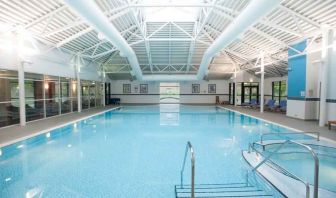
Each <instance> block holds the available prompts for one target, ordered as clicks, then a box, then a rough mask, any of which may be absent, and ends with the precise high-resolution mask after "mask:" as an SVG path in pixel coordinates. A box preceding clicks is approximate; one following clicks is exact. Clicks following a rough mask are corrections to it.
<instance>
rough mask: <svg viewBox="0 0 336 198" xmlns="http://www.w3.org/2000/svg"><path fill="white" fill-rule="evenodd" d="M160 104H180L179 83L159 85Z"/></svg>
mask: <svg viewBox="0 0 336 198" xmlns="http://www.w3.org/2000/svg"><path fill="white" fill-rule="evenodd" d="M160 103H170V104H171V103H180V83H160Z"/></svg>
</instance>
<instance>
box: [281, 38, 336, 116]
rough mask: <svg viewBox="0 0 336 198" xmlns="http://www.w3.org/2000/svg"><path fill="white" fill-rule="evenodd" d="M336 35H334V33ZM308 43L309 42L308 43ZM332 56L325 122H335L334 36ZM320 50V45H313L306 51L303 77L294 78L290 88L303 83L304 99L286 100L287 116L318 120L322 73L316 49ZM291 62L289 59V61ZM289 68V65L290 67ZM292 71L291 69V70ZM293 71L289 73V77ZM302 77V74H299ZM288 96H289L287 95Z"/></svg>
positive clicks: (335, 66)
mask: <svg viewBox="0 0 336 198" xmlns="http://www.w3.org/2000/svg"><path fill="white" fill-rule="evenodd" d="M334 35H336V33H334ZM308 42H309V41H308ZM333 44H334V47H333V56H332V58H331V59H332V60H331V63H330V64H329V65H328V80H327V81H328V82H327V86H328V87H327V89H328V90H327V120H336V79H335V77H334V75H335V73H336V47H335V46H336V40H335V36H334V43H333ZM320 48H321V43H315V42H314V43H313V44H312V45H311V46H310V48H309V49H308V50H307V55H305V56H301V58H302V57H305V59H306V60H305V63H306V69H305V73H304V76H303V77H302V76H301V77H296V78H294V81H293V82H292V83H290V82H289V86H290V87H295V86H297V84H298V83H300V82H302V81H303V79H304V81H305V89H304V91H305V93H304V97H299V99H296V100H288V111H287V115H288V116H290V117H295V118H299V119H304V120H318V119H319V104H320V102H319V101H320V82H321V78H322V77H321V71H322V64H323V63H322V62H321V59H322V57H321V56H322V55H321V51H318V50H316V49H320ZM289 62H291V59H290V61H289ZM290 67H291V65H290ZM292 70H293V68H292ZM292 72H293V71H290V72H289V76H290V75H291V74H292ZM301 75H303V74H301ZM289 96H290V94H289Z"/></svg>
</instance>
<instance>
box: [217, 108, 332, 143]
mask: <svg viewBox="0 0 336 198" xmlns="http://www.w3.org/2000/svg"><path fill="white" fill-rule="evenodd" d="M216 107H218V108H221V109H225V110H228V111H232V112H235V113H238V114H241V115H244V116H247V117H251V118H254V119H258V120H261V121H264V122H267V123H270V124H274V125H278V126H280V127H283V128H286V129H289V130H293V131H296V132H302V133H303V132H305V131H303V130H300V129H296V128H293V127H289V126H286V125H284V124H280V123H277V122H274V121H271V120H267V119H264V118H260V117H257V116H253V115H249V114H246V113H243V112H240V111H237V110H233V109H229V108H226V107H223V106H219V105H216ZM304 135H307V136H310V137H314V138H315V137H316V136H314V135H312V134H304ZM320 140H323V141H326V142H329V143H331V144H334V145H335V147H336V140H332V139H329V138H326V137H321V136H320Z"/></svg>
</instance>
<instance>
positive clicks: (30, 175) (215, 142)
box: [0, 105, 289, 198]
mask: <svg viewBox="0 0 336 198" xmlns="http://www.w3.org/2000/svg"><path fill="white" fill-rule="evenodd" d="M266 132H279V133H281V132H289V131H288V129H285V128H282V127H279V126H276V125H273V124H270V123H265V122H263V121H260V120H257V119H254V118H251V117H247V116H244V115H241V114H237V113H234V112H231V111H227V110H221V109H218V108H216V107H213V106H201V107H200V106H197V107H196V106H183V105H160V106H159V105H157V106H131V107H128V106H126V107H122V108H121V109H119V110H116V111H109V112H106V113H104V114H101V115H98V116H94V117H91V118H89V119H86V120H82V121H80V122H77V123H75V124H71V125H68V126H66V127H62V128H59V129H56V130H53V131H51V132H50V133H46V134H43V135H40V136H37V137H35V138H31V139H29V140H26V141H23V142H19V143H16V144H13V145H10V146H7V147H4V148H1V152H0V154H1V155H0V190H1V191H0V197H25V196H26V197H118V198H122V197H146V198H152V197H153V198H154V197H155V198H158V197H174V195H175V194H174V185H175V184H179V181H180V173H179V172H180V169H181V164H182V160H183V155H184V149H185V145H186V143H187V141H191V143H192V144H193V146H194V149H195V154H196V183H203V184H206V183H211V184H214V183H228V182H241V181H243V180H245V173H246V172H245V169H246V167H247V164H246V163H245V161H244V159H243V157H242V155H241V150H242V149H247V147H248V144H249V143H250V142H253V141H257V140H259V138H260V134H261V133H266ZM189 167H190V164H187V165H186V170H188V171H186V177H185V181H186V183H188V182H190V180H189V176H188V173H189Z"/></svg>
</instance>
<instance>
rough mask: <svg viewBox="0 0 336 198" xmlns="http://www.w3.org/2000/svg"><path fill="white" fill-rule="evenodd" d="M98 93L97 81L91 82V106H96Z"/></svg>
mask: <svg viewBox="0 0 336 198" xmlns="http://www.w3.org/2000/svg"><path fill="white" fill-rule="evenodd" d="M96 93H97V86H96V82H91V83H90V86H89V94H90V108H92V107H95V106H96Z"/></svg>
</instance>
